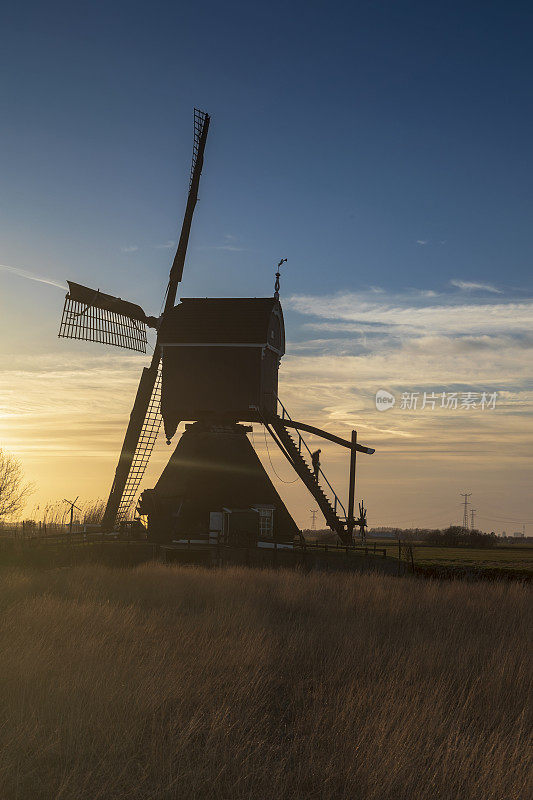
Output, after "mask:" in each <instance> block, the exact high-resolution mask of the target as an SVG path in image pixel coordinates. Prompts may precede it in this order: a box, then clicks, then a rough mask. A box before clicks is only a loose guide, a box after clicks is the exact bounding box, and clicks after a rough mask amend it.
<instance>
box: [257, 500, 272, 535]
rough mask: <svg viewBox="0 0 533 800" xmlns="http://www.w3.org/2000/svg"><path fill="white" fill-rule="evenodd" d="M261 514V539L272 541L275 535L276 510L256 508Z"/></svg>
mask: <svg viewBox="0 0 533 800" xmlns="http://www.w3.org/2000/svg"><path fill="white" fill-rule="evenodd" d="M255 508H256V511H257V512H258V513H259V538H260V539H272V537H273V535H274V509H273V508H271V507H268V506H267V507H264V506H263V507H261V506H256V507H255Z"/></svg>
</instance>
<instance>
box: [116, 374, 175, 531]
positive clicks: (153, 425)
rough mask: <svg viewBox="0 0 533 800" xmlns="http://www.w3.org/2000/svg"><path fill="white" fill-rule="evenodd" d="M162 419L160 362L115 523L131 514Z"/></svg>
mask: <svg viewBox="0 0 533 800" xmlns="http://www.w3.org/2000/svg"><path fill="white" fill-rule="evenodd" d="M162 421H163V418H162V416H161V362H160V363H159V369H158V372H157V378H156V380H155V383H154V388H153V389H152V395H151V397H150V402H149V403H148V409H147V411H146V416H145V418H144V422H143V426H142V429H141V434H140V436H139V441H138V442H137V447H136V448H135V452H134V454H133V460H132V462H131V467H130V471H129V473H128V478H127V480H126V484H125V486H124V492H123V493H122V498H121V501H120V505H119V507H118V511H117V516H116V520H115V524H117V525H118V524H119V523H120V522H125V521H126V520H127V519H128V516H130V508H131V505H132V503H133V501H134V500H135V498H136V496H137V492H138V490H139V486H140V485H141V481H142V479H143V475H144V473H145V470H146V467H147V465H148V461H149V460H150V456H151V455H152V450H153V449H154V445H155V442H156V439H157V434H158V433H159V428H160V427H161V422H162Z"/></svg>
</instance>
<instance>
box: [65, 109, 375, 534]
mask: <svg viewBox="0 0 533 800" xmlns="http://www.w3.org/2000/svg"><path fill="white" fill-rule="evenodd" d="M209 122H210V117H209V115H208V114H207V113H205V112H202V111H199V110H197V109H195V111H194V144H193V158H192V167H191V177H190V182H189V191H188V195H187V204H186V208H185V214H184V218H183V224H182V228H181V234H180V238H179V242H178V246H177V250H176V255H175V257H174V261H173V264H172V267H171V270H170V276H169V281H168V286H167V290H166V294H165V299H164V309H163V313H162V315H161V316H160V317H158V318H156V317H151V316H148V315H147V314H146V313H145V312H144V310H143V309H142V308H141V307H140V306H138V305H136V304H134V303H131V302H128V301H125V300H122V299H121V298H118V297H114V296H112V295H108V294H104V293H103V292H100V290H93V289H89V288H87V287H84V286H81V285H80V284H76V283H73V282H70V281H69V282H68V285H69V292H68V294H67V296H66V298H65V305H64V309H63V316H62V320H61V325H60V331H59V336H62V337H66V338H72V339H83V340H86V341H94V342H101V343H104V344H109V345H113V346H117V347H123V348H127V349H131V350H135V351H137V352H146V342H147V339H146V328H147V327H150V328H153V329H155V330H156V331H157V342H156V346H155V350H154V354H153V356H152V359H151V363H150V365H149V366H148V367H145V368H144V369H143V371H142V374H141V379H140V383H139V387H138V389H137V394H136V397H135V401H134V404H133V409H132V412H131V415H130V419H129V423H128V426H127V429H126V434H125V437H124V443H123V445H122V450H121V453H120V457H119V461H118V465H117V468H116V471H115V477H114V480H113V484H112V487H111V491H110V494H109V499H108V501H107V505H106V509H105V513H104V517H103V522H102V525H103V528H104V529H112V528H113V527H114V526H115V525H117V524H120V523H122V522H124V521H125V520H126V519H127V517H128V515H129V513H130V510H131V506H132V503H133V501H134V500H135V498H136V497H137V495H138V490H139V486H140V483H141V481H142V478H143V475H144V472H145V469H146V466H147V464H148V461H149V458H150V455H151V453H152V450H153V447H154V444H155V441H156V438H157V435H158V432H159V429H160V426H161V422H162V421H164V427H165V433H166V436H167V443H169V444H170V440H171V439H172V437H173V435H174V433H175V432H176V430H177V427H178V425H179V423H180V422H182V421H186V422H187V421H188V422H189V424H188V425H187V426H186V429H185V432H184V433H183V434H182V436H181V438H180V441H179V443H178V446H177V447H176V450H175V452H174V453H173V455H172V457H171V458H170V460H169V463H168V465H167V467H166V468H165V470H164V471H163V474H162V475H161V477H160V479H159V481H158V482H157V484H156V487H155V488H154V489H153V490H149V489H147V490H145V491H144V492H143V494H142V496H141V500H140V505H139V508H138V511H139V513H141V514H144V515H146V516H147V517H148V519H149V531H150V529H151V530H152V533H153V537H154V538H157V537H159V538H161V537H163V538H164V537H165V536H167V537H168V536H172V535H174V531H175V530H181V531H182V532H183V530H188V532H189V535H190V531H191V530H195V531H196V530H198V531H199V532H203V533H206V532H209V530H210V529H211V524H215V523H214V522H213V523H212V522H210V521H209V520H213V519H215V517H217V515H219V516H220V515H221V514H223V515H224V514H225V515H226V516H225V519H227V520H231V525H232V526H233V530H235V531H239V530H240V528H239V526H240V527H242V525H244V522H243V520H244V519H246V520H247V522H246V525H249V524H250V523H249V520H250V514H249V512H250V510H251V511H253V512H254V513H255V514H256V517H255V518H256V519H257V521H258V526H259V527H260V529H261V530H262V531H268V530H272V516H273V514H274V511H275V513H276V515H277V516H276V518H277V519H279V521H280V526H281V528H282V529H283V530H284V531H285V534H286V536H287V537H289V536H291V537H292V535H293V534H294V533H295V532H296V530H297V529H296V525H295V523H294V521H293V520H292V518H291V517H290V514H289V512H288V511H287V509H286V508H285V505H284V503H283V501H282V500H281V498H280V497H279V495H278V493H277V491H276V490H275V488H274V486H273V484H272V483H271V481H270V478H269V477H268V475H267V473H266V472H265V470H264V469H263V467H262V465H261V463H260V461H259V458H258V456H257V454H256V452H255V449H254V448H253V447H252V444H251V443H250V442H249V440H248V437H247V434H248V433H249V432H251V431H252V428H250V427H249V426H248V427H247V426H244V425H242V424H240V423H242V422H259V423H262V424H263V425H264V426H265V429H266V430H267V431H268V433H269V434H270V436H271V437H272V438H273V440H274V441H275V443H276V444H277V446H278V447H279V448H280V449H281V452H282V453H283V455H284V456H285V457H286V458H287V460H288V461H289V463H290V464H291V466H292V467H293V468H294V469H295V470H296V473H297V475H298V477H299V478H300V480H301V481H302V482H303V483H304V485H305V486H306V487H307V488H308V489H309V491H310V492H311V494H312V495H313V497H314V498H315V500H316V502H317V504H318V506H319V508H320V510H321V511H322V513H323V514H324V517H325V519H326V522H327V524H328V526H329V527H330V528H331V529H332V530H334V531H336V532H337V534H338V535H339V537H340V538H341V540H342V541H343V542H345V543H350V542H351V541H352V534H353V529H354V527H355V524H356V521H355V518H354V514H353V506H354V491H355V458H356V452H363V453H369V454H370V453H373V452H374V450H373V449H372V448H368V447H363V446H362V445H360V444H358V443H357V435H356V432H355V431H354V432H353V433H352V438H351V440H350V441H348V440H345V439H341V438H340V437H338V436H334V435H332V434H330V433H327V432H326V431H323V430H321V429H319V428H316V427H313V426H310V425H306V424H305V423H301V422H296V421H294V420H292V418H291V417H290V416H289V414H288V412H287V410H286V409H285V407H284V406H283V404H282V403H281V401H280V400H279V398H278V394H277V389H278V369H279V366H280V362H281V358H282V356H283V354H284V352H285V329H284V321H283V312H282V308H281V303H280V300H279V289H280V268H281V266H282V264H283V263H284V262H285V261H286V259H282V260H281V261H280V263H279V264H278V269H277V272H276V281H275V289H274V295H273V296H271V297H263V298H229V299H226V298H182V299H181V301H180V302H179V304H178V305H175V301H176V295H177V289H178V284H179V282H180V281H181V278H182V275H183V268H184V263H185V256H186V251H187V244H188V240H189V233H190V229H191V223H192V218H193V214H194V209H195V206H196V202H197V199H198V187H199V182H200V175H201V172H202V167H203V161H204V150H205V144H206V139H207V134H208V130H209ZM191 421H192V424H191ZM289 430H293V431H294V434H293V435H291V433H290V432H289ZM301 431H307V432H309V433H311V434H313V435H315V436H320V437H322V438H325V439H328V440H329V441H332V442H334V443H336V444H338V445H340V446H343V447H347V448H349V449H350V478H349V498H348V511H346V509H345V507H344V505H343V504H342V502H341V500H340V498H339V497H338V495H337V494H336V492H335V491H334V490H333V488H332V486H331V484H330V483H329V481H328V480H327V478H326V477H325V475H324V473H323V471H322V470H321V469H319V470H318V474H317V473H316V472H314V471H313V470H311V469H310V466H309V464H310V457H311V451H310V450H309V448H308V446H307V444H306V442H305V440H304V439H303V437H302V434H301ZM243 514H244V516H242V515H243ZM213 515H214V516H213ZM239 515H241V516H239ZM246 515H248V516H246ZM239 520H240V522H239ZM217 524H218V523H217ZM228 524H229V522H228ZM269 526H270V527H269Z"/></svg>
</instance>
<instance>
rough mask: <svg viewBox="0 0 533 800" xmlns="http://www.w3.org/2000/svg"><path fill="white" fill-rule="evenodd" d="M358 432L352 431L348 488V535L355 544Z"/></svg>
mask: <svg viewBox="0 0 533 800" xmlns="http://www.w3.org/2000/svg"><path fill="white" fill-rule="evenodd" d="M356 445H357V431H352V448H351V450H350V483H349V488H348V519H347V524H348V534H349V537H350V542H353V529H354V527H355V519H354V515H353V507H354V502H355V459H356V456H357V450H356V449H355V448H356Z"/></svg>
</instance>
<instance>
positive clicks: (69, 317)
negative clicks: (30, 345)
mask: <svg viewBox="0 0 533 800" xmlns="http://www.w3.org/2000/svg"><path fill="white" fill-rule="evenodd" d="M59 336H60V337H61V338H65V339H82V340H84V341H86V342H100V343H101V344H110V345H113V346H114V347H123V348H124V349H126V350H135V351H137V352H138V353H146V342H147V338H146V325H145V323H144V322H141V321H140V320H136V319H131V318H130V317H126V316H124V314H118V313H117V312H115V311H109V310H107V309H104V308H98V307H97V306H92V305H88V304H87V303H83V302H80V301H79V300H73V299H72V298H71V297H70V296H69V295H67V296H66V298H65V305H64V306H63V316H62V317H61V325H60V326H59Z"/></svg>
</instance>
